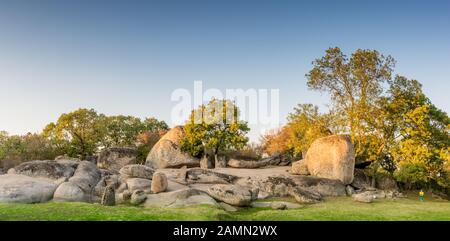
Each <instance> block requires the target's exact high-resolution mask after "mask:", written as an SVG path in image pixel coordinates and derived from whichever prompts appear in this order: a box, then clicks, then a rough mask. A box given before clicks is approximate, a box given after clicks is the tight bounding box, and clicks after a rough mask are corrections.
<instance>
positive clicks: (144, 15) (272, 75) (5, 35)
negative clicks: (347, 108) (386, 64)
mask: <svg viewBox="0 0 450 241" xmlns="http://www.w3.org/2000/svg"><path fill="white" fill-rule="evenodd" d="M334 46H338V47H340V48H341V49H342V50H343V51H344V52H345V53H347V54H348V55H350V54H351V52H353V51H354V50H355V49H358V48H365V49H376V50H378V51H380V52H381V53H383V54H385V55H388V54H390V55H392V56H393V57H394V58H395V59H396V60H397V66H396V69H395V70H396V73H398V74H402V75H405V76H407V77H409V78H415V79H417V80H419V81H420V82H422V83H423V85H424V90H425V92H426V94H427V95H428V96H429V97H430V98H431V100H432V101H433V103H435V104H436V105H437V106H438V107H439V108H441V109H443V110H444V111H446V112H449V111H450V97H449V96H450V93H449V90H450V1H448V0H443V1H395V2H394V1H332V0H330V1H304V2H301V1H256V0H253V1H214V0H211V1H106V0H105V1H92V0H89V1H87V0H86V1H45V0H41V1H33V0H30V1H13V0H11V1H1V0H0V89H1V92H0V130H6V131H8V132H9V133H12V134H25V133H27V132H28V131H31V132H37V131H40V130H41V129H42V128H43V127H44V126H45V125H46V124H47V123H49V122H51V121H56V119H57V117H58V116H59V115H60V114H61V113H66V112H69V111H72V110H75V109H77V108H79V107H87V108H94V109H96V110H97V111H98V112H101V113H105V114H108V115H113V114H125V115H134V116H138V117H146V116H154V117H157V118H159V119H163V120H166V121H167V122H168V123H170V111H171V108H172V107H173V105H174V104H175V103H174V102H171V101H170V95H171V93H172V91H173V90H174V89H177V88H186V89H190V90H192V89H193V81H194V80H203V81H204V88H219V89H223V90H224V89H225V88H243V89H247V88H278V89H280V121H281V122H284V121H285V118H286V115H287V114H288V113H289V112H290V111H291V110H292V108H293V107H294V106H295V105H296V104H297V103H305V102H310V103H314V104H317V105H319V106H321V107H324V106H326V104H327V103H329V102H328V101H329V99H328V97H327V96H326V95H321V94H320V93H317V92H313V91H310V90H308V88H307V86H306V79H305V74H306V73H307V72H308V70H309V69H310V68H311V61H312V60H314V59H315V58H317V57H320V56H322V55H323V54H324V51H325V50H326V49H327V48H329V47H334ZM255 133H256V132H253V134H252V138H253V140H255V139H257V134H255Z"/></svg>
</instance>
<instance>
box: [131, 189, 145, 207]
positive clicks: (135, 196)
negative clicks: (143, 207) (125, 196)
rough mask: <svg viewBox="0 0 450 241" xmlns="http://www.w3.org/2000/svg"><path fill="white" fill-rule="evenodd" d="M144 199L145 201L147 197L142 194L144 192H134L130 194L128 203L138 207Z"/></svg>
mask: <svg viewBox="0 0 450 241" xmlns="http://www.w3.org/2000/svg"><path fill="white" fill-rule="evenodd" d="M145 199H147V196H146V194H145V193H144V191H142V190H135V191H134V192H133V193H132V194H131V199H130V203H131V204H133V205H140V204H142V203H143V202H144V201H145Z"/></svg>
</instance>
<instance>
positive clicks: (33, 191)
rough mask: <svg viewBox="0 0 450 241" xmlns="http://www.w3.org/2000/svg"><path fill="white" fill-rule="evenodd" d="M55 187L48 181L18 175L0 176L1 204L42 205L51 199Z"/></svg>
mask: <svg viewBox="0 0 450 241" xmlns="http://www.w3.org/2000/svg"><path fill="white" fill-rule="evenodd" d="M56 187H57V185H56V184H55V183H53V182H52V180H49V179H43V178H33V177H29V176H25V175H19V174H4V175H0V202H1V203H42V202H47V201H49V200H51V199H52V197H53V193H54V192H55V190H56Z"/></svg>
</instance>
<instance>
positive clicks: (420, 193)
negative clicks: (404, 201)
mask: <svg viewBox="0 0 450 241" xmlns="http://www.w3.org/2000/svg"><path fill="white" fill-rule="evenodd" d="M419 201H421V202H423V201H425V193H424V192H423V191H422V190H420V192H419Z"/></svg>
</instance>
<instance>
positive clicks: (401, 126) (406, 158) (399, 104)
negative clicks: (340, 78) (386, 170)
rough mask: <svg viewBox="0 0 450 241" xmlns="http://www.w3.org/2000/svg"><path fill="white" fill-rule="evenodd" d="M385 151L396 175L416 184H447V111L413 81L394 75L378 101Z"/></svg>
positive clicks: (449, 123)
mask: <svg viewBox="0 0 450 241" xmlns="http://www.w3.org/2000/svg"><path fill="white" fill-rule="evenodd" d="M380 105H381V106H383V110H384V115H383V116H380V119H384V120H385V121H384V123H383V124H384V129H383V130H384V131H385V133H386V134H385V135H384V136H383V137H384V138H383V140H385V143H389V145H388V146H386V150H387V152H388V153H389V154H390V155H391V156H392V158H393V161H394V162H395V164H396V165H397V168H396V170H395V174H396V176H397V177H398V178H399V179H400V180H401V181H403V182H405V183H408V184H411V185H415V184H416V185H418V186H422V187H423V186H430V185H435V186H436V185H437V186H448V185H449V184H450V182H449V179H448V178H449V175H450V173H449V172H448V170H446V165H448V164H447V163H448V160H449V158H450V156H449V155H450V153H449V146H450V137H449V130H450V129H449V127H450V119H449V117H448V115H447V113H445V112H443V111H441V110H440V109H438V108H437V107H436V106H434V105H433V104H432V103H431V101H430V99H428V98H427V97H426V96H425V94H424V93H423V91H422V85H421V84H420V83H419V82H418V81H416V80H409V79H407V78H405V77H402V76H397V77H396V78H395V81H394V82H393V83H392V85H391V87H390V89H389V95H388V96H387V97H386V98H383V99H382V100H381V104H380Z"/></svg>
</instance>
